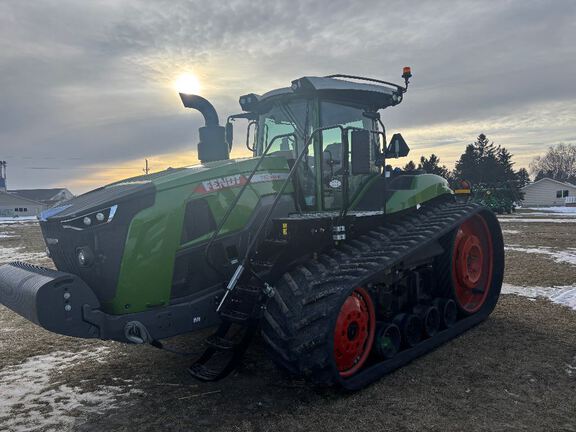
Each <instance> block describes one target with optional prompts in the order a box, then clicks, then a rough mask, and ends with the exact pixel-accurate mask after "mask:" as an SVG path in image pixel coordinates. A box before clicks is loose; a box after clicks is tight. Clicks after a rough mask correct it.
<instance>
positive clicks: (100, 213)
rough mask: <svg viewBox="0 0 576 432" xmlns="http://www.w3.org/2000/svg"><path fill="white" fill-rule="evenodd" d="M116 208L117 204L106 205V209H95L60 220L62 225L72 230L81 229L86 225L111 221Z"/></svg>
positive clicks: (95, 225)
mask: <svg viewBox="0 0 576 432" xmlns="http://www.w3.org/2000/svg"><path fill="white" fill-rule="evenodd" d="M116 210H118V206H117V205H113V206H112V207H108V208H106V209H102V210H97V211H95V212H92V213H89V214H85V215H82V216H78V217H75V218H73V219H67V220H64V221H62V227H63V228H69V229H74V230H83V229H86V228H88V227H97V226H100V225H104V224H107V223H109V222H112V219H114V215H115V214H116Z"/></svg>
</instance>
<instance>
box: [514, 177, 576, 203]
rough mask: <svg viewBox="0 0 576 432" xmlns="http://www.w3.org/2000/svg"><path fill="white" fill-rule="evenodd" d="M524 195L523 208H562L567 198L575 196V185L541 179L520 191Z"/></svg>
mask: <svg viewBox="0 0 576 432" xmlns="http://www.w3.org/2000/svg"><path fill="white" fill-rule="evenodd" d="M520 190H521V191H522V192H523V193H524V200H523V201H522V205H523V206H524V207H552V206H564V205H565V203H566V198H567V197H574V196H576V185H573V184H572V183H565V182H561V181H558V180H552V179H549V178H543V179H541V180H538V181H535V182H534V183H530V184H528V185H526V186H524V187H523V188H522V189H520Z"/></svg>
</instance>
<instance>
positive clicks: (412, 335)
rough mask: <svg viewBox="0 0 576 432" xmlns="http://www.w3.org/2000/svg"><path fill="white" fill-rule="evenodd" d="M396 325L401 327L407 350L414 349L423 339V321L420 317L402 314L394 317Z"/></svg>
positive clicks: (403, 341)
mask: <svg viewBox="0 0 576 432" xmlns="http://www.w3.org/2000/svg"><path fill="white" fill-rule="evenodd" d="M394 323H395V324H396V325H397V326H398V327H400V332H401V333H402V343H403V345H404V346H405V347H407V348H412V347H414V346H416V345H418V344H419V343H420V340H421V339H422V320H421V319H420V318H419V317H418V315H414V314H406V313H401V314H398V315H396V316H395V317H394Z"/></svg>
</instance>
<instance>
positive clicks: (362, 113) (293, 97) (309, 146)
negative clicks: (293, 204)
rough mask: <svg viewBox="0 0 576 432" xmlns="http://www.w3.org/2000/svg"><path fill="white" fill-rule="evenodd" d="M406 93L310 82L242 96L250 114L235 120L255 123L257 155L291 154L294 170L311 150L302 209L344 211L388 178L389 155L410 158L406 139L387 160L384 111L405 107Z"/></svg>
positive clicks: (369, 82)
mask: <svg viewBox="0 0 576 432" xmlns="http://www.w3.org/2000/svg"><path fill="white" fill-rule="evenodd" d="M343 78H346V80H344V79H343ZM408 78H409V77H406V78H405V79H406V82H407V79H408ZM405 91H406V88H405V87H401V86H398V85H396V84H392V83H388V82H385V81H379V80H373V79H369V78H362V77H353V76H347V75H332V76H328V77H303V78H300V79H297V80H294V81H293V82H292V85H291V87H286V88H281V89H276V90H272V91H270V92H268V93H265V94H264V95H262V96H260V95H256V94H253V93H252V94H247V95H244V96H242V97H240V105H241V107H242V109H243V110H244V111H245V112H246V114H241V115H238V116H232V118H234V117H240V116H246V117H248V118H250V119H251V120H252V123H251V125H254V128H253V129H252V128H251V127H249V128H248V133H249V134H250V132H251V131H252V130H254V131H255V133H254V134H253V135H252V136H251V137H249V138H248V139H247V143H249V142H252V145H248V148H249V149H250V150H251V151H253V153H254V156H262V155H265V154H266V155H267V156H271V157H283V158H286V159H287V160H288V163H289V164H290V165H292V164H293V163H294V161H295V160H296V159H297V158H298V156H299V154H300V153H301V152H303V153H304V155H303V158H302V160H301V162H300V165H299V166H298V170H297V173H296V178H295V183H296V184H297V188H298V189H299V192H300V197H299V200H298V201H299V204H300V206H301V208H302V210H307V211H328V210H336V209H341V208H342V207H343V204H344V202H345V201H348V202H352V201H353V200H354V198H355V197H356V196H357V194H358V192H359V191H360V190H361V189H362V188H363V187H364V186H365V185H366V184H367V183H368V182H370V180H371V179H372V178H374V177H375V176H378V175H380V174H382V170H383V166H384V165H385V164H384V160H385V158H386V157H398V156H405V155H407V154H408V149H407V146H406V145H405V143H403V140H401V142H402V143H403V146H404V147H403V148H402V149H401V150H400V151H397V152H395V153H394V152H393V151H392V152H388V153H389V154H388V155H386V153H387V152H386V150H385V149H386V144H387V143H386V133H385V128H384V125H383V123H382V122H381V121H380V115H379V113H378V111H379V110H380V109H384V108H387V107H389V106H394V105H397V104H399V103H400V102H401V101H402V97H403V93H404V92H405ZM395 137H396V136H395ZM397 138H399V139H401V137H400V136H398V137H397ZM400 153H401V154H400Z"/></svg>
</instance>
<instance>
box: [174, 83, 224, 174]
mask: <svg viewBox="0 0 576 432" xmlns="http://www.w3.org/2000/svg"><path fill="white" fill-rule="evenodd" d="M180 99H181V100H182V103H183V104H184V106H185V107H186V108H193V109H195V110H198V111H200V114H202V116H203V117H204V123H205V125H204V126H203V127H201V128H198V134H199V136H200V142H199V143H198V159H200V162H202V163H206V162H214V161H219V160H226V159H230V153H229V152H230V149H229V147H228V143H227V142H226V128H225V127H224V126H220V124H219V121H218V113H217V112H216V109H214V106H213V105H212V104H211V103H210V102H208V100H206V99H204V98H203V97H201V96H198V95H193V94H185V93H180Z"/></svg>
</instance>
